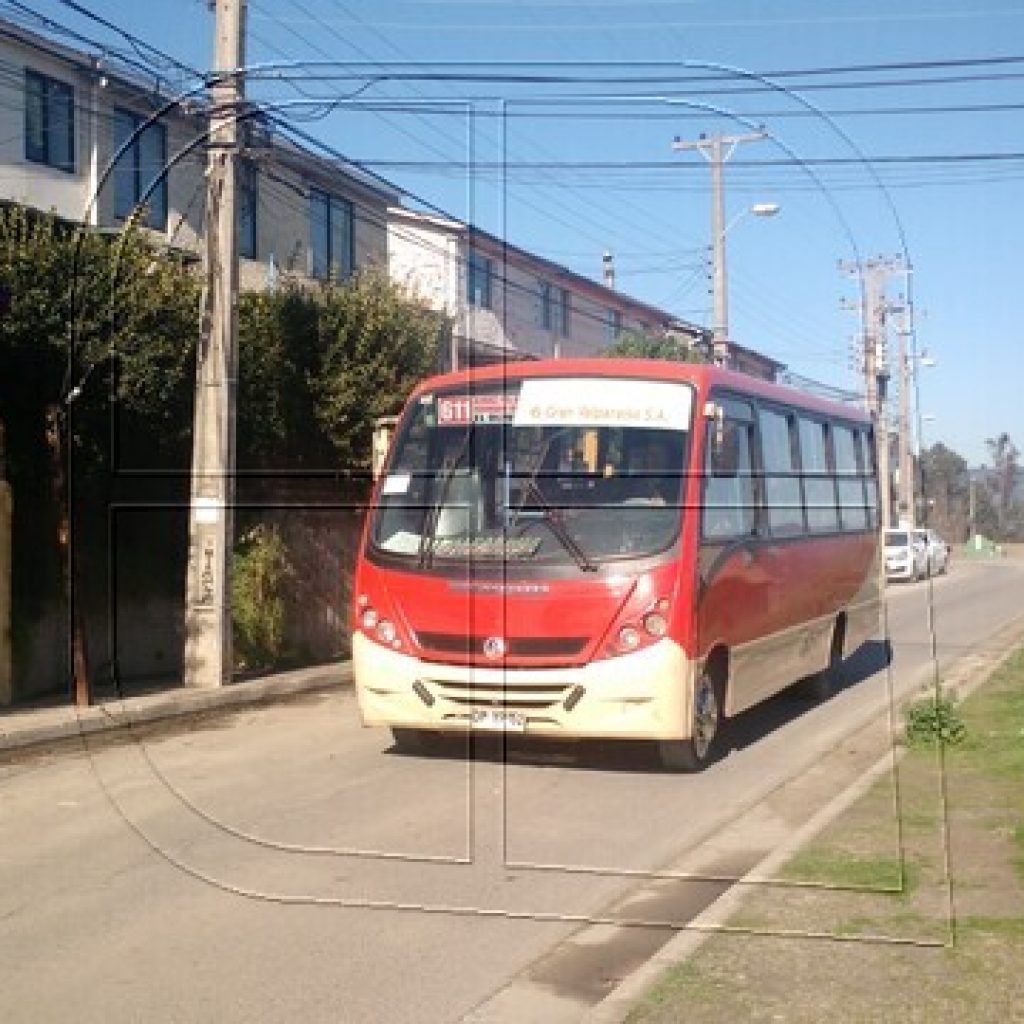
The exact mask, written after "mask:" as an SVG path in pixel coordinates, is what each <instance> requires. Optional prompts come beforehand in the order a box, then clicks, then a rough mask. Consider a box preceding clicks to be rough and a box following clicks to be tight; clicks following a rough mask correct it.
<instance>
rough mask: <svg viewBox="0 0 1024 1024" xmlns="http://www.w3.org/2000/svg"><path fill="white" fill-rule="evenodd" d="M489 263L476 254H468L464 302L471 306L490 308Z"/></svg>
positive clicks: (490, 274)
mask: <svg viewBox="0 0 1024 1024" xmlns="http://www.w3.org/2000/svg"><path fill="white" fill-rule="evenodd" d="M491 276H492V270H491V261H490V260H489V259H488V258H487V257H486V256H481V255H480V253H478V252H470V254H469V262H468V263H467V265H466V300H467V301H468V302H469V304H470V305H471V306H479V307H480V308H481V309H490V308H491Z"/></svg>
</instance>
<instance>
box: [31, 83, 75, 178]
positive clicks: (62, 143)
mask: <svg viewBox="0 0 1024 1024" xmlns="http://www.w3.org/2000/svg"><path fill="white" fill-rule="evenodd" d="M25 159H26V160H31V161H32V162H33V163H37V164H48V165H49V166H50V167H56V168H58V169H59V170H62V171H74V169H75V94H74V91H73V90H72V88H71V86H70V85H66V84H65V83H64V82H58V81H56V80H54V79H52V78H47V77H46V76H45V75H40V74H39V73H38V72H35V71H29V70H28V69H26V70H25Z"/></svg>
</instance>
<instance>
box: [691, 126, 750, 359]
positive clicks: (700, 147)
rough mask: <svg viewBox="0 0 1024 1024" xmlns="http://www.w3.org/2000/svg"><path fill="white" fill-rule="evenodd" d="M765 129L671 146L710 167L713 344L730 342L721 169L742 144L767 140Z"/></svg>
mask: <svg viewBox="0 0 1024 1024" xmlns="http://www.w3.org/2000/svg"><path fill="white" fill-rule="evenodd" d="M767 137H768V133H767V132H766V131H764V130H761V131H758V132H751V133H750V134H748V135H712V136H710V137H708V136H705V135H701V136H700V138H698V139H695V140H693V141H689V142H684V141H683V140H681V139H679V138H678V137H677V138H676V139H675V140H674V141H673V143H672V149H673V150H675V151H676V152H679V151H681V150H687V149H696V150H697V151H698V152H699V153H700V155H701V156H702V157H704V159H705V160H706V161H707V162H708V164H710V166H711V239H712V241H711V248H712V253H713V257H714V274H713V281H714V296H715V327H714V341H715V344H716V345H717V344H724V343H725V342H727V341H728V340H729V296H728V292H727V287H726V282H727V278H726V269H725V235H726V230H725V177H724V173H723V168H724V166H725V164H726V163H727V162H728V161H729V158H730V157H731V156H732V154H733V151H734V150H735V149H736V147H737V146H738V145H740V143H742V142H760V141H761V140H762V139H766V138H767Z"/></svg>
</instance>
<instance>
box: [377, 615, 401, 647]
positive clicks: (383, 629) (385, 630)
mask: <svg viewBox="0 0 1024 1024" xmlns="http://www.w3.org/2000/svg"><path fill="white" fill-rule="evenodd" d="M397 637H398V631H397V630H396V629H395V624H394V623H393V622H392V621H391V620H390V619H381V620H380V621H379V622H378V623H377V639H378V640H380V642H381V643H382V644H387V645H388V646H389V647H390V646H391V645H392V644H393V643H394V642H395V640H396V639H397Z"/></svg>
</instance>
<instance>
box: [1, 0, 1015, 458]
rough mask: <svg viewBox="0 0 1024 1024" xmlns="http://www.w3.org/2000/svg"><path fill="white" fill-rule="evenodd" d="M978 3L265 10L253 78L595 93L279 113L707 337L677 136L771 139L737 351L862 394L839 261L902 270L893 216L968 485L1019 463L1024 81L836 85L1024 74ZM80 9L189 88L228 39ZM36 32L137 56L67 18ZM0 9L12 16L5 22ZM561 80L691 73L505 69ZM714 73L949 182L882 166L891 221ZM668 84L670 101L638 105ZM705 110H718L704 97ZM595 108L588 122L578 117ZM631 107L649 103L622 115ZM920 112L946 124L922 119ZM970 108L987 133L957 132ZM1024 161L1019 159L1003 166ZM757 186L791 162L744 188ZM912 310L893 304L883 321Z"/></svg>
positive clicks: (479, 91) (257, 89)
mask: <svg viewBox="0 0 1024 1024" xmlns="http://www.w3.org/2000/svg"><path fill="white" fill-rule="evenodd" d="M977 4H979V5H980V6H977V7H976V5H975V4H969V3H966V2H950V0H904V2H902V3H895V4H894V3H892V2H891V0H863V2H861V3H859V4H856V5H853V4H849V3H840V2H825V0H774V2H770V3H769V2H764V0H747V2H743V0H682V2H677V0H630V2H625V0H622V2H616V0H588V2H578V0H543V2H541V0H509V2H504V0H372V2H371V0H250V5H249V8H250V21H249V27H250V35H249V48H250V49H249V60H250V62H257V63H258V62H264V61H281V60H326V59H332V60H345V61H357V62H379V61H403V60H406V61H407V60H413V61H417V62H431V61H433V62H437V63H435V64H434V65H432V66H431V67H430V68H427V69H426V70H430V71H433V72H451V71H452V70H453V69H452V68H451V67H450V66H446V65H445V64H444V62H448V61H455V60H459V61H475V62H482V65H483V66H481V67H475V68H473V69H472V70H474V71H477V72H484V71H491V72H494V71H502V72H508V73H516V74H521V73H523V72H529V71H535V72H537V71H553V70H557V71H558V72H559V73H562V74H568V75H584V74H585V75H587V76H590V77H599V78H601V79H602V81H599V82H597V83H594V84H585V83H580V84H578V85H569V84H565V83H534V84H526V83H522V82H507V83H499V82H495V81H479V82H475V83H471V84H460V83H454V82H449V81H426V80H424V79H423V78H422V77H418V78H415V79H414V80H408V79H406V80H398V79H396V77H395V72H399V73H402V74H406V75H408V73H409V72H410V71H412V70H414V69H412V68H410V67H409V66H403V67H393V68H391V69H390V71H391V74H390V75H389V76H388V77H387V78H380V77H378V78H377V80H376V81H375V82H374V84H372V85H371V86H370V87H369V88H367V89H366V91H364V92H363V93H362V94H361V100H362V101H364V102H365V101H369V100H383V99H390V100H393V101H398V105H399V106H400V107H401V109H391V110H388V111H380V110H367V109H365V107H364V108H362V109H353V108H352V107H351V106H345V107H341V108H339V109H335V110H333V111H332V112H329V113H328V112H325V111H323V110H313V109H310V108H309V107H306V108H296V107H290V108H288V109H289V111H290V113H291V114H293V115H294V116H297V117H302V119H303V120H302V125H303V127H304V128H305V129H306V130H307V131H309V132H311V133H313V134H315V135H316V136H317V137H318V138H322V139H323V140H325V141H327V142H328V143H330V144H331V145H333V146H335V147H337V148H338V149H340V150H342V151H344V152H345V153H346V154H348V155H350V156H351V157H353V158H355V159H358V160H365V161H367V162H368V163H369V164H370V166H372V167H375V168H377V169H379V170H380V173H382V174H383V175H384V176H385V177H387V178H389V179H390V180H392V181H394V182H396V183H397V184H399V185H401V186H403V187H406V188H408V189H409V190H411V191H412V192H413V193H415V194H416V195H417V196H419V197H421V198H422V199H423V200H424V201H426V202H428V203H431V204H434V205H437V206H439V207H442V208H444V209H446V210H449V211H451V212H452V213H454V214H456V215H458V216H461V217H466V216H468V215H469V214H470V213H471V214H472V216H473V218H474V219H475V220H476V221H477V222H478V223H479V224H481V225H482V226H484V227H486V228H488V229H490V230H493V231H496V232H498V233H501V232H502V231H507V233H508V236H509V238H510V240H511V241H514V242H516V243H517V244H520V245H523V246H525V247H528V248H530V249H532V250H534V251H536V252H538V253H541V254H543V255H546V256H548V257H550V258H552V259H555V260H557V261H559V262H562V263H565V264H567V265H569V266H571V267H572V268H573V269H575V270H577V271H579V272H582V273H585V274H589V275H592V276H594V277H599V276H600V267H601V253H602V251H603V250H605V249H608V250H611V251H612V252H613V253H614V254H615V259H616V267H617V272H618V284H619V287H620V288H621V289H622V290H624V291H627V292H629V293H631V294H633V295H636V296H637V297H639V298H642V299H645V300H648V301H650V302H653V303H656V304H658V305H661V306H664V307H666V308H668V309H671V310H673V311H674V312H676V313H678V314H679V315H681V316H683V317H686V318H687V319H690V320H694V321H697V322H701V323H710V318H711V313H710V298H709V293H708V278H707V275H706V273H705V272H704V269H703V264H702V262H701V261H702V259H704V258H705V257H706V247H707V245H708V242H709V240H710V239H709V236H710V228H709V208H710V202H709V198H710V192H709V175H708V172H707V168H706V166H704V161H703V160H702V158H701V157H700V156H699V154H697V153H687V154H673V152H672V150H671V142H672V139H673V137H675V136H677V135H678V136H682V137H684V138H694V137H696V136H697V135H698V134H699V133H701V132H707V133H713V132H721V131H724V132H736V131H746V130H747V129H746V128H745V126H744V124H743V122H742V121H740V120H737V119H736V117H730V116H728V115H730V114H733V115H736V116H737V117H740V118H748V119H750V120H752V121H754V122H756V123H761V122H763V123H764V124H765V126H766V128H767V129H768V131H769V132H770V133H771V136H772V140H769V141H764V142H759V143H757V144H752V145H745V146H742V147H740V148H739V149H738V150H737V152H736V154H735V156H734V159H733V162H732V164H731V165H730V166H729V168H728V171H727V176H726V180H727V202H728V209H729V212H728V216H729V217H730V218H737V217H740V215H741V214H742V211H743V210H744V209H746V208H747V207H749V205H750V204H752V203H754V202H758V201H773V202H777V203H780V204H781V206H782V210H781V212H780V213H779V215H778V216H776V217H774V218H772V219H770V220H757V219H755V218H753V217H742V218H741V219H738V220H736V222H735V224H734V227H733V229H732V230H731V231H730V233H729V235H728V243H729V244H728V256H729V281H730V307H731V308H730V313H731V316H730V320H731V324H730V327H731V334H732V336H733V337H734V338H735V339H736V340H737V341H739V342H740V343H742V344H745V345H747V346H750V347H753V348H758V349H760V350H762V351H765V352H767V353H768V354H770V355H772V356H775V357H776V358H778V359H780V360H782V361H783V362H785V363H787V364H788V365H789V366H790V367H791V368H792V369H794V370H795V371H797V372H799V373H802V374H805V375H807V376H811V377H814V378H816V379H819V380H822V381H826V382H828V383H831V384H835V385H838V386H843V387H850V388H854V387H858V386H859V377H858V376H857V374H856V373H855V372H854V371H853V370H852V369H850V367H849V362H850V359H851V357H850V355H849V352H850V347H851V339H852V338H853V337H854V335H855V334H856V332H857V327H858V323H857V318H856V316H855V315H854V314H852V313H850V312H848V311H844V310H843V309H842V308H841V299H843V298H847V299H854V298H855V297H856V291H855V287H854V282H853V281H852V280H850V279H847V278H845V277H844V276H843V275H841V274H840V273H839V271H838V270H837V268H836V262H837V261H838V260H847V261H849V260H853V259H854V258H855V250H854V248H853V246H854V245H855V246H856V250H857V251H859V253H860V255H861V256H862V257H868V256H875V255H893V254H895V253H897V252H898V251H899V248H900V233H899V230H898V228H897V224H896V216H898V218H899V221H900V223H901V224H902V226H903V230H904V231H905V235H906V241H907V246H908V249H909V252H910V256H911V259H912V261H913V265H914V298H915V301H916V308H917V311H918V322H917V327H918V344H919V345H920V346H921V347H924V348H927V349H928V351H929V352H930V353H932V354H933V355H934V356H935V357H936V359H937V360H938V365H937V366H936V367H934V368H931V369H925V370H922V371H921V375H920V409H921V412H922V413H923V414H924V415H925V416H926V417H927V419H926V421H925V422H924V424H923V437H922V442H923V443H924V444H930V443H932V442H934V441H936V440H941V441H943V442H944V443H946V444H948V445H950V446H951V447H953V448H956V449H957V450H958V451H960V452H961V453H962V454H963V455H964V456H965V457H967V458H968V459H969V461H971V462H972V464H973V463H980V462H982V461H984V460H985V458H986V449H985V443H984V442H985V438H987V437H991V436H993V435H995V434H997V433H998V432H1000V431H1003V430H1006V431H1008V432H1009V433H1010V434H1011V436H1012V437H1013V438H1014V439H1015V440H1016V442H1017V444H1018V446H1022V447H1024V357H1022V355H1021V343H1022V341H1024V337H1022V333H1024V332H1022V330H1021V303H1020V295H1021V294H1022V288H1021V284H1022V273H1024V261H1022V258H1021V257H1022V251H1024V204H1022V202H1021V199H1022V196H1024V190H1022V187H1021V186H1022V178H1024V59H1019V60H1017V61H1008V62H1005V63H987V64H977V63H972V64H969V65H944V66H933V67H921V68H915V69H902V70H901V69H891V70H890V69H884V68H883V69H877V68H876V69H869V70H862V71H856V72H847V73H842V74H837V73H835V71H834V69H837V68H841V67H843V68H848V67H850V66H851V65H880V64H882V65H884V64H892V63H908V62H949V61H964V60H971V61H977V60H985V61H991V59H992V58H1022V57H1024V4H1021V3H1019V0H977ZM83 5H84V6H87V7H88V8H89V9H91V10H92V11H94V12H96V13H99V14H101V15H102V16H104V17H105V18H107V19H109V20H110V21H112V22H116V23H117V24H119V25H121V26H123V27H125V28H128V29H130V30H131V31H132V32H134V33H136V34H137V35H139V36H141V37H142V38H144V39H145V40H147V41H149V42H152V43H154V44H156V45H158V46H160V47H161V48H163V49H164V50H166V51H168V52H170V53H172V54H174V55H175V56H176V57H179V58H180V59H181V60H183V61H185V62H187V63H189V64H191V65H195V66H198V67H202V68H205V67H207V66H208V65H209V59H210V49H211V46H210V42H211V37H212V28H213V18H212V14H210V13H209V11H208V10H207V5H206V3H205V0H147V2H146V3H135V4H128V3H125V2H124V0H83ZM34 7H35V8H36V9H37V10H39V11H41V12H43V13H45V14H47V15H49V16H51V17H53V18H54V19H55V20H59V21H61V22H63V23H65V24H67V25H71V26H74V27H75V28H77V29H80V30H81V31H82V32H83V33H84V34H86V35H90V36H93V37H95V38H98V39H102V40H105V41H108V42H110V43H115V44H118V45H120V46H122V47H123V45H124V44H123V41H122V42H120V43H118V40H117V37H116V35H115V34H114V33H113V32H111V31H109V30H105V29H103V28H101V27H100V26H97V25H96V24H94V23H90V22H89V21H88V20H86V19H84V18H82V17H81V16H79V15H76V14H75V13H74V12H73V11H71V10H69V9H68V7H67V6H65V5H64V4H62V3H60V2H59V0H38V2H37V3H35V4H34ZM0 10H3V11H4V13H5V14H9V13H10V12H9V11H7V10H5V9H4V4H3V3H0ZM552 60H560V61H569V62H593V61H642V62H648V61H678V62H684V63H681V64H680V66H679V67H678V68H676V69H670V68H667V67H665V68H658V69H656V68H652V67H643V66H633V67H630V68H619V69H611V68H608V67H605V68H603V69H595V68H586V67H584V66H582V65H581V64H573V65H570V66H566V67H563V68H559V69H552V68H537V67H533V68H529V67H523V66H519V67H505V66H499V65H504V64H506V63H507V62H511V61H552ZM700 64H708V65H714V66H718V65H728V66H730V67H736V68H739V69H742V70H743V71H747V72H756V73H766V74H771V75H774V74H775V73H778V72H786V71H795V70H800V71H810V72H814V73H812V74H809V75H804V76H800V77H792V76H790V77H780V76H775V80H776V81H778V82H780V83H784V84H786V85H787V86H790V87H792V88H793V90H794V91H795V92H798V93H800V94H801V95H802V96H803V97H805V98H806V99H807V100H808V101H809V102H810V103H813V104H814V105H816V106H819V107H822V108H824V109H826V110H828V111H830V112H832V113H833V114H834V118H835V122H836V124H837V125H838V126H839V127H840V129H841V130H842V132H844V133H846V134H847V135H848V136H849V137H850V139H851V140H852V141H853V142H854V143H855V144H856V146H857V147H858V148H859V149H860V150H861V151H862V152H863V153H864V154H866V155H867V156H869V157H872V158H886V157H890V158H891V157H918V158H919V157H942V158H944V159H941V160H939V161H935V160H931V161H928V162H920V161H915V162H902V163H893V162H882V163H879V164H877V165H876V166H877V173H878V175H879V176H880V177H881V179H882V180H883V181H884V182H885V183H886V185H887V186H888V188H889V193H890V196H891V201H892V204H893V205H894V207H895V216H894V212H893V210H892V209H890V205H889V200H888V199H887V198H886V196H885V195H884V194H883V193H882V192H881V191H880V190H879V188H878V187H877V185H876V184H875V183H874V182H873V180H872V178H871V175H870V174H869V173H868V172H867V171H866V170H865V169H864V168H863V167H860V166H858V165H856V164H849V163H844V164H828V163H825V164H820V163H818V164H813V163H812V165H811V168H812V170H811V171H809V170H808V169H807V168H803V167H801V166H799V165H794V164H793V163H792V162H791V157H792V154H796V155H797V156H798V157H799V158H800V159H802V160H811V161H815V160H819V161H820V160H822V159H824V160H834V159H836V158H850V157H852V156H854V155H855V151H854V150H853V149H851V147H850V145H849V143H848V142H847V141H846V140H844V139H843V138H841V137H840V135H839V134H838V133H837V132H836V131H835V130H834V129H833V127H832V126H831V125H829V124H828V123H827V121H826V120H824V119H822V118H818V117H812V116H807V111H806V108H805V107H803V106H802V105H801V104H800V102H799V101H798V100H797V99H795V98H794V97H793V96H790V95H787V94H786V93H785V92H781V91H780V92H775V93H773V92H768V91H766V90H764V89H763V88H752V86H756V85H757V83H756V82H752V81H751V80H750V79H745V78H743V77H742V76H739V75H728V76H725V77H723V78H721V79H720V80H719V81H717V82H709V81H704V82H702V83H695V82H684V81H682V80H681V75H683V74H684V73H689V74H697V73H698V72H697V71H695V70H692V69H693V68H696V67H697V66H698V65H700ZM819 69H820V70H824V71H826V72H830V73H827V74H819V73H817V72H818V71H819ZM422 70H424V69H423V68H420V71H422ZM462 70H466V69H462ZM376 71H377V73H378V75H379V71H380V69H379V68H378V69H376ZM656 72H657V73H661V74H665V73H670V78H669V79H668V80H665V81H661V82H652V81H649V80H648V81H639V80H638V77H647V78H649V77H650V76H652V75H654V74H655V73H656ZM347 73H350V74H351V75H352V76H353V77H351V78H347V79H345V80H343V81H341V80H334V81H320V80H314V79H313V78H311V77H309V76H308V75H307V76H306V77H305V78H304V79H302V80H300V81H298V82H295V83H293V84H285V83H278V84H274V85H269V84H267V83H262V84H260V85H259V86H255V85H254V86H253V88H252V91H253V94H254V95H256V96H259V97H260V98H267V99H275V100H278V101H281V100H286V101H288V102H292V103H294V102H295V101H296V100H302V99H304V98H308V96H310V95H313V96H317V97H321V98H329V99H336V98H338V97H340V96H343V95H347V94H350V93H352V92H353V91H355V90H356V89H358V88H360V87H361V86H363V85H364V84H365V82H366V79H367V77H368V76H369V75H371V74H372V69H370V68H369V67H367V66H366V65H364V66H362V67H360V68H354V69H350V71H349V72H347ZM630 79H631V80H630ZM896 83H901V84H896ZM698 88H702V89H705V90H707V91H705V92H704V93H702V94H697V93H696V92H695V91H694V90H696V89H698ZM584 93H590V94H592V98H590V99H589V100H587V101H585V102H584V101H582V100H581V98H580V97H581V96H582V94H584ZM627 93H628V94H631V95H633V96H634V97H635V96H637V95H639V96H643V97H646V99H643V100H641V99H636V98H634V99H631V100H629V102H625V100H624V97H625V95H626V94H627ZM570 94H572V97H575V98H570ZM673 94H675V95H673ZM467 97H472V98H473V99H474V110H475V112H476V114H475V118H474V133H473V139H474V151H475V158H476V160H477V161H478V162H481V163H482V164H483V166H482V167H481V168H480V169H479V170H478V172H477V173H476V174H474V175H473V176H472V182H471V183H470V182H469V181H467V173H466V155H467V136H468V128H467V117H466V113H465V110H466V104H465V103H464V102H462V101H464V100H465V99H466V98H467ZM437 100H446V101H447V102H446V104H445V107H444V109H438V107H437V104H436V103H435V104H433V105H432V111H433V112H426V111H424V109H423V104H426V103H428V102H429V101H437ZM453 101H458V102H453ZM553 101H557V102H553ZM921 107H931V108H941V109H940V111H939V112H932V113H925V112H915V111H914V110H913V109H909V108H921ZM965 107H968V108H973V109H970V110H963V109H954V108H965ZM709 108H712V109H709ZM996 108H1009V109H996ZM502 110H504V113H505V114H506V115H507V116H506V118H505V119H504V120H502V119H501V117H500V116H498V115H500V113H501V112H502ZM886 111H889V112H886ZM503 138H504V139H505V142H506V146H505V148H504V150H503V146H502V140H503ZM503 152H504V154H505V155H506V156H507V160H508V168H507V179H503V176H502V173H501V170H500V164H501V160H502V156H503ZM1012 153H1019V154H1021V156H1020V157H1019V158H1017V159H998V158H994V156H993V155H998V154H1012ZM947 157H957V158H964V157H967V158H969V159H957V160H947V159H945V158H947ZM750 161H784V162H783V163H781V164H774V165H768V166H764V165H762V166H749V165H748V166H744V163H748V164H749V162H750ZM409 163H414V164H419V165H420V166H418V167H410V166H407V165H408V164H409ZM587 164H590V165H592V166H581V165H587ZM616 164H623V165H631V166H621V167H619V166H614V165H616ZM659 164H661V165H664V166H657V165H659ZM491 165H493V166H491ZM812 174H813V175H816V176H817V179H818V180H817V181H816V180H814V177H813V176H812ZM506 184H507V187H506ZM844 225H845V226H844ZM848 233H852V238H853V241H852V243H851V239H850V237H849V235H848ZM901 290H902V284H901V283H900V282H898V281H894V282H893V284H892V289H891V293H890V294H891V297H892V298H895V297H896V296H897V294H898V293H899V292H900V291H901ZM893 348H894V344H893ZM931 417H934V419H932V418H931Z"/></svg>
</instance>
